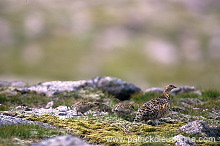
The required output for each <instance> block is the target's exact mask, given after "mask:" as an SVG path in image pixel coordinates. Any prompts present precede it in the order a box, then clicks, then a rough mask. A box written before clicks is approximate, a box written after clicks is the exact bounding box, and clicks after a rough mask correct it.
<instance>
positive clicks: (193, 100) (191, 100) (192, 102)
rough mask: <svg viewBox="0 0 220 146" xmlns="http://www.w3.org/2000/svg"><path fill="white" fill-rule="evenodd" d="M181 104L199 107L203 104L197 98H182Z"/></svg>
mask: <svg viewBox="0 0 220 146" xmlns="http://www.w3.org/2000/svg"><path fill="white" fill-rule="evenodd" d="M181 102H184V103H186V104H188V105H197V104H201V103H202V101H201V100H199V99H197V98H182V99H181Z"/></svg>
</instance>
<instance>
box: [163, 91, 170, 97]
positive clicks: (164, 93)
mask: <svg viewBox="0 0 220 146" xmlns="http://www.w3.org/2000/svg"><path fill="white" fill-rule="evenodd" d="M163 96H164V97H165V98H166V99H170V94H169V92H168V91H166V90H165V91H163Z"/></svg>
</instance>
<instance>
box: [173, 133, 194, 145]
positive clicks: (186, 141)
mask: <svg viewBox="0 0 220 146" xmlns="http://www.w3.org/2000/svg"><path fill="white" fill-rule="evenodd" d="M173 140H174V141H175V145H180V146H195V145H196V143H195V142H193V141H191V140H190V138H188V137H185V136H183V135H181V134H178V135H177V136H175V137H173Z"/></svg>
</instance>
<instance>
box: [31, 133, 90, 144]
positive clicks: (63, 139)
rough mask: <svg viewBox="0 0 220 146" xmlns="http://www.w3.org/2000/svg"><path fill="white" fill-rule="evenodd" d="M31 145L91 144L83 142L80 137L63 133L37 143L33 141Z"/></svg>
mask: <svg viewBox="0 0 220 146" xmlns="http://www.w3.org/2000/svg"><path fill="white" fill-rule="evenodd" d="M31 146H91V145H90V144H88V143H86V142H84V141H83V140H82V139H80V138H78V137H75V136H72V135H63V136H55V137H52V138H49V139H46V140H42V141H41V142H38V143H33V144H31Z"/></svg>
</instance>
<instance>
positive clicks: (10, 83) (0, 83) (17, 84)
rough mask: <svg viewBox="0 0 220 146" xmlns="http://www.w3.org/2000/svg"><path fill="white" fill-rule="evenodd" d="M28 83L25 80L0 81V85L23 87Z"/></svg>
mask: <svg viewBox="0 0 220 146" xmlns="http://www.w3.org/2000/svg"><path fill="white" fill-rule="evenodd" d="M27 85H28V84H27V83H26V82H23V81H12V82H4V81H1V82H0V87H9V86H10V87H25V86H27Z"/></svg>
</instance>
